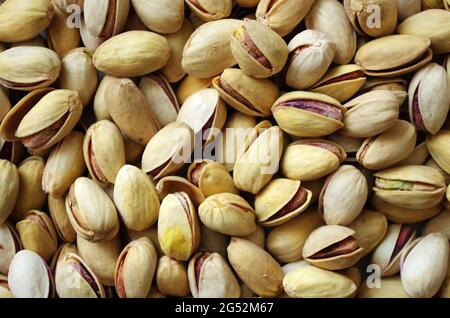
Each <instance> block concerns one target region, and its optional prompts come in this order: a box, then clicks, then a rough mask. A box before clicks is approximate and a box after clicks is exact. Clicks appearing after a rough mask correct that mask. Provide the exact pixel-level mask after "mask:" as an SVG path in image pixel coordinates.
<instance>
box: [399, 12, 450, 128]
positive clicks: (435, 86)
mask: <svg viewBox="0 0 450 318" xmlns="http://www.w3.org/2000/svg"><path fill="white" fill-rule="evenodd" d="M448 14H449V20H450V12H449V13H448ZM449 28H450V26H449ZM449 41H450V40H449ZM449 50H450V49H449ZM408 103H409V117H410V120H411V122H412V123H414V125H415V126H416V127H417V128H418V129H420V130H425V131H428V132H430V133H431V134H436V133H437V132H438V131H439V129H441V127H442V126H443V125H444V122H445V119H446V118H447V114H448V109H449V106H448V105H450V80H449V79H448V75H447V72H446V71H445V69H444V68H443V67H442V66H440V65H439V64H436V63H430V64H427V65H426V66H424V67H423V68H421V69H420V70H419V71H418V72H417V73H416V74H415V75H414V77H413V78H412V80H411V83H410V85H409V90H408Z"/></svg>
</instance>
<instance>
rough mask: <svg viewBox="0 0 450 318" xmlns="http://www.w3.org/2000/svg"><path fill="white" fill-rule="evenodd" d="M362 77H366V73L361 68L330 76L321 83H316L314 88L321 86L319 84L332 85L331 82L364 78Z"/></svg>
mask: <svg viewBox="0 0 450 318" xmlns="http://www.w3.org/2000/svg"><path fill="white" fill-rule="evenodd" d="M362 77H365V73H364V72H363V71H361V70H358V71H353V72H350V73H346V74H342V75H340V76H336V77H333V78H330V79H329V80H328V81H326V82H323V83H320V85H316V86H315V87H314V88H316V87H319V86H325V85H330V84H334V83H340V82H344V81H350V80H355V79H358V78H362Z"/></svg>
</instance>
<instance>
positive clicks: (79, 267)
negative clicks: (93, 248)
mask: <svg viewBox="0 0 450 318" xmlns="http://www.w3.org/2000/svg"><path fill="white" fill-rule="evenodd" d="M71 266H72V267H73V269H74V270H75V271H76V272H78V273H79V274H80V276H81V277H83V279H84V280H85V281H86V282H87V283H88V284H89V286H90V287H91V288H92V290H93V291H94V292H95V295H97V297H98V298H101V294H100V288H99V286H98V284H97V282H96V281H95V278H94V277H93V276H92V275H91V273H90V272H89V270H88V269H87V268H86V266H84V264H82V263H81V262H79V261H77V260H75V259H73V260H71Z"/></svg>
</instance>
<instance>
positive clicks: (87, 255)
mask: <svg viewBox="0 0 450 318" xmlns="http://www.w3.org/2000/svg"><path fill="white" fill-rule="evenodd" d="M77 247H78V254H79V255H80V257H81V258H82V259H83V260H84V261H85V262H86V264H87V265H88V266H89V267H90V268H91V269H92V271H93V272H94V274H95V275H96V276H97V278H98V279H99V280H100V282H101V283H102V284H103V286H113V285H114V271H115V267H116V261H117V258H118V257H119V254H120V252H121V243H120V239H119V237H118V236H116V237H114V238H112V239H110V240H101V241H98V242H91V241H88V240H85V239H84V238H83V237H82V236H77Z"/></svg>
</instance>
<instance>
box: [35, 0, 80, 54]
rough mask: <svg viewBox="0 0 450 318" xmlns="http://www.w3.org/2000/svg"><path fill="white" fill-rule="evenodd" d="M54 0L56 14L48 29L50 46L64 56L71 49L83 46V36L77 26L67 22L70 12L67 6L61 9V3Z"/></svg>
mask: <svg viewBox="0 0 450 318" xmlns="http://www.w3.org/2000/svg"><path fill="white" fill-rule="evenodd" d="M56 1H60V0H56ZM83 1H84V0H83ZM52 2H53V4H54V6H53V7H54V11H55V14H54V16H53V19H52V22H51V23H50V25H49V26H48V29H47V41H48V47H49V48H50V49H52V50H53V51H55V52H56V53H57V54H58V56H59V57H63V56H64V55H65V54H66V53H68V52H69V51H72V50H73V49H76V48H77V47H80V46H81V36H80V32H79V31H78V29H77V28H71V27H69V24H68V23H67V21H68V20H67V19H68V18H69V13H67V11H66V8H64V9H61V8H60V7H59V6H58V5H60V4H57V3H56V2H55V1H52ZM44 46H45V45H44Z"/></svg>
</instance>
